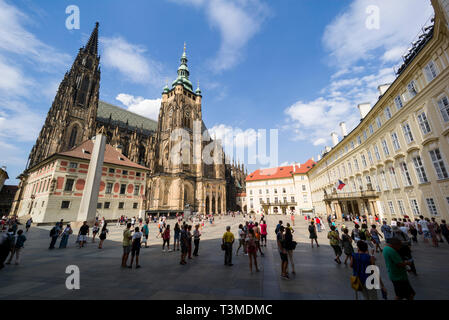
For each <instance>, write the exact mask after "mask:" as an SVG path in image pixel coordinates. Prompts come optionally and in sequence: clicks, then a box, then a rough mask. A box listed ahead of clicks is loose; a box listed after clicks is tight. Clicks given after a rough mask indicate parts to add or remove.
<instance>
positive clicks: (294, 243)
mask: <svg viewBox="0 0 449 320" xmlns="http://www.w3.org/2000/svg"><path fill="white" fill-rule="evenodd" d="M297 245H298V243H297V242H296V241H292V250H295V249H296V246H297Z"/></svg>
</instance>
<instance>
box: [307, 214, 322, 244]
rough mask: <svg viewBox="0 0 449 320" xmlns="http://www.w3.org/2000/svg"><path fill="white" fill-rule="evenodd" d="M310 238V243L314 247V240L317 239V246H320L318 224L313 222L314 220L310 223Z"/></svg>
mask: <svg viewBox="0 0 449 320" xmlns="http://www.w3.org/2000/svg"><path fill="white" fill-rule="evenodd" d="M309 239H310V244H311V245H312V248H313V241H315V243H316V246H317V247H318V248H319V247H320V245H319V244H318V235H317V230H316V226H315V223H314V222H313V220H312V221H311V222H310V225H309Z"/></svg>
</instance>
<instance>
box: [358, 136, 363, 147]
mask: <svg viewBox="0 0 449 320" xmlns="http://www.w3.org/2000/svg"><path fill="white" fill-rule="evenodd" d="M357 143H358V144H359V145H361V144H362V138H360V136H357Z"/></svg>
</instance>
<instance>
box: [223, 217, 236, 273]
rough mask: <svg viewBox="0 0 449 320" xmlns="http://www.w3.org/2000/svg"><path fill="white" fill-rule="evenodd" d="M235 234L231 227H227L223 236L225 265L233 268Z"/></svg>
mask: <svg viewBox="0 0 449 320" xmlns="http://www.w3.org/2000/svg"><path fill="white" fill-rule="evenodd" d="M234 241H235V238H234V234H233V233H232V232H231V227H230V226H227V227H226V232H225V233H224V234H223V238H222V247H223V249H224V252H225V256H224V264H225V266H233V264H232V245H233V244H234Z"/></svg>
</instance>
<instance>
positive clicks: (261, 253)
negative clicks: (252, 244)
mask: <svg viewBox="0 0 449 320" xmlns="http://www.w3.org/2000/svg"><path fill="white" fill-rule="evenodd" d="M253 230H254V235H255V236H256V239H255V240H256V248H257V250H258V251H259V252H260V255H261V256H262V257H263V256H265V255H264V253H263V252H262V249H261V247H260V237H261V234H260V227H259V223H258V222H256V223H255V225H254V228H253Z"/></svg>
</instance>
